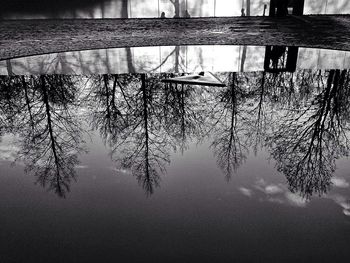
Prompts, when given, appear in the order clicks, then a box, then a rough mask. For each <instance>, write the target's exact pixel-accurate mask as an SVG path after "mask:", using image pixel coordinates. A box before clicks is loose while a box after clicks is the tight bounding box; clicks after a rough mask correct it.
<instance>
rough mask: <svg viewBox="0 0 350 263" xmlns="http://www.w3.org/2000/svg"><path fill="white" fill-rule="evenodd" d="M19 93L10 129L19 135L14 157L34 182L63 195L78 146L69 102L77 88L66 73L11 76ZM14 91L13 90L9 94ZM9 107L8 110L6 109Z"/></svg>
mask: <svg viewBox="0 0 350 263" xmlns="http://www.w3.org/2000/svg"><path fill="white" fill-rule="evenodd" d="M11 79H12V83H13V84H15V85H13V86H16V85H18V87H19V89H20V90H21V93H20V94H18V95H17V96H16V97H15V100H17V104H18V105H22V106H21V114H18V116H16V121H15V123H14V125H13V127H14V131H13V132H14V133H17V134H18V135H19V144H20V152H19V154H18V159H21V160H23V161H24V163H25V165H26V171H27V172H33V173H34V174H35V176H36V177H37V180H38V182H39V183H40V184H41V185H42V186H43V187H46V186H48V188H49V189H50V190H54V191H55V193H56V194H58V195H59V196H61V197H64V196H65V194H66V192H67V191H69V184H70V182H71V180H72V179H74V178H75V176H76V173H75V170H74V166H75V165H76V164H78V153H79V152H80V151H81V150H82V148H81V143H82V140H81V136H80V133H81V130H80V129H81V128H80V125H79V122H78V121H77V118H76V116H75V115H73V111H72V109H71V108H72V104H73V103H74V102H75V100H76V93H77V88H76V85H75V83H74V81H73V78H72V77H69V76H40V77H12V78H11ZM13 95H14V94H13ZM10 111H11V110H10Z"/></svg>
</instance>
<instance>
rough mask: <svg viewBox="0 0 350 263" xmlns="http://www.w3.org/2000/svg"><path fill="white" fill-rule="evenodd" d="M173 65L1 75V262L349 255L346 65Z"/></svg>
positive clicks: (317, 258) (317, 259) (253, 259)
mask: <svg viewBox="0 0 350 263" xmlns="http://www.w3.org/2000/svg"><path fill="white" fill-rule="evenodd" d="M205 74H206V73H205ZM179 75H182V74H179V73H162V74H155V73H153V74H150V73H134V74H112V75H111V74H103V75H88V76H82V75H79V76H77V75H37V76H36V75H32V76H29V75H27V76H2V77H1V78H0V121H1V130H0V134H1V137H0V138H1V139H0V140H1V142H0V175H1V176H0V181H1V183H0V185H1V186H0V188H1V190H0V209H1V217H0V227H1V231H0V233H1V234H0V242H1V246H0V259H1V262H13V261H14V262H18V261H19V262H21V261H35V262H48V261H49V262H77V261H79V262H96V261H97V260H103V261H105V262H114V261H115V260H122V261H132V262H141V261H142V262H144V261H145V260H146V261H148V260H153V261H185V262H186V261H189V262H192V261H199V260H200V261H203V262H212V261H218V262H232V261H244V262H246V261H248V262H261V261H283V262H285V261H287V262H295V261H300V262H305V261H306V259H307V261H311V262H326V261H327V262H329V261H332V262H344V260H345V259H346V258H347V257H349V252H348V249H347V247H348V244H349V241H350V240H349V238H350V235H349V230H350V224H349V223H350V221H349V220H350V218H349V215H350V189H349V187H350V183H349V182H350V175H349V168H350V167H349V162H348V159H347V156H348V154H349V149H350V148H349V147H350V146H349V137H348V136H349V125H350V118H349V116H350V115H349V114H350V113H349V107H348V103H349V101H348V100H349V98H350V96H349V80H350V75H349V71H348V70H346V69H334V70H322V69H316V70H315V69H314V70H312V69H300V70H297V71H295V72H285V71H277V70H276V68H275V70H274V71H272V72H269V71H255V72H245V73H244V72H238V73H237V72H227V73H225V72H218V73H215V75H216V76H217V78H218V79H219V80H220V81H222V82H223V83H224V84H225V85H226V87H205V86H196V85H181V84H177V85H176V84H169V83H166V82H164V80H165V79H167V78H173V77H176V76H179Z"/></svg>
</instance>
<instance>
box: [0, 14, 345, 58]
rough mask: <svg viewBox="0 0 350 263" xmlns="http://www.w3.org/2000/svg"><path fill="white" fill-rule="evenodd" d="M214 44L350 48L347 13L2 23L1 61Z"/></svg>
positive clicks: (0, 33)
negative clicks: (88, 51)
mask: <svg viewBox="0 0 350 263" xmlns="http://www.w3.org/2000/svg"><path fill="white" fill-rule="evenodd" d="M214 44H215V45H288V46H302V47H317V48H332V49H339V50H350V15H346V16H328V15H327V16H302V17H285V18H270V17H226V18H191V19H164V20H162V19H128V20H124V19H103V20H102V19H97V20H95V19H94V20H87V19H75V20H18V21H1V22H0V60H1V59H8V58H14V57H21V56H29V55H39V54H45V53H53V52H63V51H76V50H84V49H98V48H108V47H135V46H157V45H164V46H167V45H214Z"/></svg>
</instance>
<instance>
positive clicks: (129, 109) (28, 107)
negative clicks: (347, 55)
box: [0, 70, 350, 198]
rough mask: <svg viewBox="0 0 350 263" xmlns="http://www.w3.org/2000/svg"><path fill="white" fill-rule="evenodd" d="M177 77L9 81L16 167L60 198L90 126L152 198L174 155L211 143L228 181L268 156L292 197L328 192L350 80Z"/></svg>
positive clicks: (6, 97) (6, 101)
mask: <svg viewBox="0 0 350 263" xmlns="http://www.w3.org/2000/svg"><path fill="white" fill-rule="evenodd" d="M172 76H175V74H124V75H95V76H90V77H72V76H60V75H59V76H56V75H53V76H38V77H21V76H19V77H18V76H16V77H15V76H12V77H2V78H1V79H0V96H1V98H0V121H1V129H0V135H3V134H14V135H16V136H15V138H16V139H15V140H16V142H17V144H18V146H19V147H18V148H19V150H18V153H17V159H18V160H23V162H24V163H25V165H26V171H28V172H30V173H34V174H35V176H36V177H37V178H38V182H39V183H40V184H42V185H43V186H46V185H47V186H48V187H49V188H50V189H53V190H54V191H55V192H56V193H57V194H58V195H60V196H64V195H65V193H66V191H67V190H69V184H70V182H71V181H72V179H74V178H75V177H76V174H75V170H74V168H75V166H76V165H77V164H78V162H79V158H78V157H79V154H80V153H81V152H82V151H83V150H84V142H83V140H82V134H83V131H84V130H85V131H86V130H88V128H87V127H89V126H90V127H91V128H92V130H94V131H97V132H98V133H99V134H100V136H101V137H102V138H103V141H104V143H105V145H106V147H107V148H108V149H109V152H110V156H111V159H112V160H113V161H114V162H115V165H116V167H117V169H118V170H126V171H129V172H130V173H131V174H132V175H133V176H135V178H136V179H137V180H138V182H139V183H140V185H141V186H142V187H143V188H144V189H145V192H146V193H147V194H152V193H153V192H154V190H155V188H156V187H158V186H159V185H160V181H161V177H162V174H164V173H165V172H166V168H167V166H168V165H169V163H170V161H171V158H170V157H171V154H172V153H174V152H180V153H184V152H185V151H186V150H187V149H188V148H189V146H190V145H193V144H200V143H202V142H206V143H207V142H208V145H209V149H210V150H211V151H212V152H213V155H214V157H215V158H216V161H217V165H218V167H219V168H220V169H221V171H222V173H223V174H224V176H225V178H226V179H227V180H230V178H231V177H232V176H233V175H234V173H235V172H236V171H237V169H239V167H241V166H242V165H244V163H245V160H246V159H247V158H248V156H249V154H257V153H258V152H259V151H260V150H262V149H264V150H265V151H267V152H268V153H270V156H271V158H272V159H274V160H275V163H276V169H277V170H278V171H280V172H281V173H282V174H284V176H285V177H286V179H287V181H288V184H289V188H290V190H291V191H292V192H294V193H298V194H299V195H301V196H303V197H305V198H310V197H311V196H312V195H313V194H315V193H316V194H324V193H326V192H327V191H328V190H329V188H330V186H331V177H332V174H333V173H334V171H335V169H336V160H337V159H339V158H342V157H345V156H347V155H348V154H349V149H350V148H349V147H350V146H349V142H348V131H349V123H350V112H349V111H350V110H349V107H348V103H349V100H350V94H349V80H350V74H349V72H348V71H346V70H343V71H341V70H330V71H311V70H302V71H298V72H296V73H283V72H280V73H266V72H254V73H221V74H218V77H219V78H220V79H221V80H222V81H223V82H224V83H225V84H226V87H225V88H214V87H200V86H191V85H175V84H166V83H163V82H162V79H164V78H169V77H172ZM82 102H83V103H82ZM83 113H85V115H84V118H81V117H82V115H83ZM86 113H87V114H86ZM82 119H84V122H85V123H82ZM83 127H85V128H83Z"/></svg>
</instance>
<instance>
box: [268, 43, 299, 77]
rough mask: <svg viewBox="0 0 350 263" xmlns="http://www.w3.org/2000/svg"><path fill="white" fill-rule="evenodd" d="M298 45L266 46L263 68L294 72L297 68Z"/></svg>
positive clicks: (273, 70)
mask: <svg viewBox="0 0 350 263" xmlns="http://www.w3.org/2000/svg"><path fill="white" fill-rule="evenodd" d="M298 51H299V48H298V47H284V46H267V47H266V51H265V61H264V70H265V71H267V72H276V73H277V72H294V71H295V70H296V68H297V61H298Z"/></svg>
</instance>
